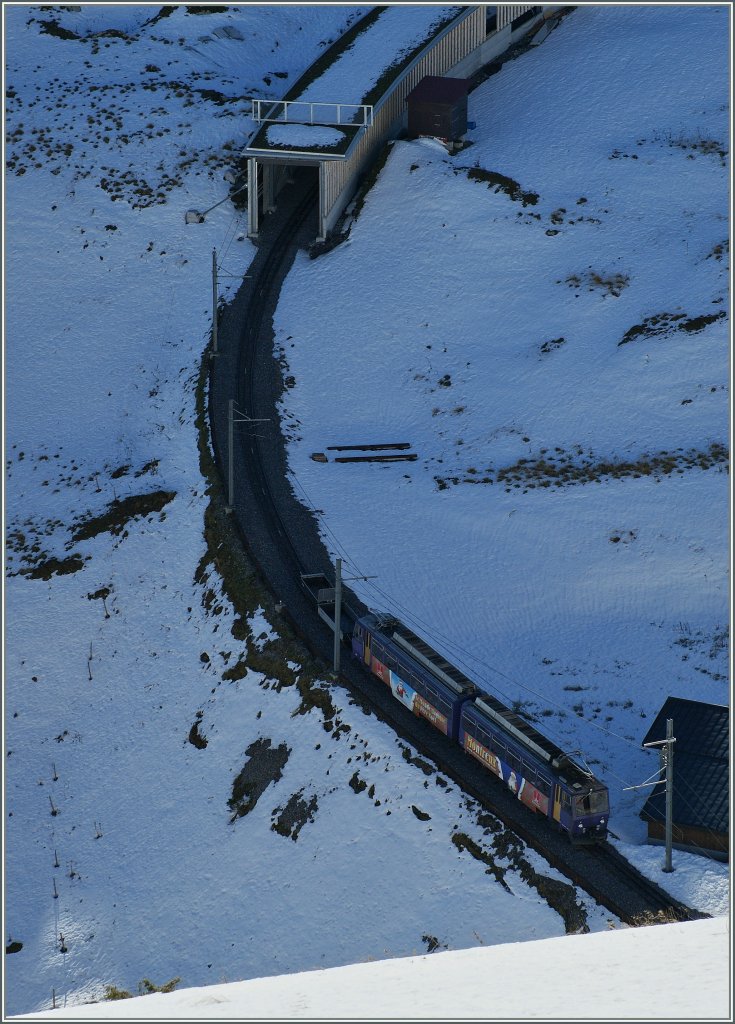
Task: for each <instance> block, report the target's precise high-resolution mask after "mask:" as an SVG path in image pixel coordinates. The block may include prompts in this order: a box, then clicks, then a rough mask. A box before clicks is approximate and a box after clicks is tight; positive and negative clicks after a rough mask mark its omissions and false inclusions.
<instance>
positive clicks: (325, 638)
mask: <svg viewBox="0 0 735 1024" xmlns="http://www.w3.org/2000/svg"><path fill="white" fill-rule="evenodd" d="M314 195H315V190H314V189H309V190H307V191H305V192H303V193H302V194H301V195H300V196H296V197H295V198H294V197H292V200H291V202H290V204H288V205H287V208H286V210H285V211H283V212H281V213H280V216H279V215H278V214H277V215H275V216H274V217H272V218H270V225H269V228H270V234H269V237H264V238H263V241H262V243H261V249H260V252H259V253H258V256H257V257H256V260H255V261H254V262H253V265H252V266H251V279H250V281H249V283H248V285H247V286H246V287H245V286H244V287H243V289H241V291H240V292H239V293H238V296H237V297H236V299H235V300H234V301H233V303H232V304H231V305H230V307H228V309H227V311H226V314H225V317H224V318H223V320H224V321H225V322H223V325H222V327H221V328H220V338H221V339H222V341H223V342H224V345H223V353H222V356H221V357H218V360H217V363H216V365H215V366H214V368H213V369H212V371H211V376H210V396H209V397H210V410H209V411H210V425H211V432H212V441H213V447H214V451H215V456H216V460H217V462H218V465H219V468H220V472H221V474H222V476H223V478H226V457H227V452H226V449H225V448H224V446H223V444H222V441H221V439H222V438H224V437H226V436H227V432H226V427H227V404H228V401H229V399H230V398H235V399H236V402H237V404H238V407H239V408H240V409H241V410H242V411H243V412H245V413H247V415H248V416H250V417H251V418H252V419H261V418H262V419H268V420H270V423H269V425H268V427H267V429H264V428H255V429H254V428H253V427H247V428H246V429H245V431H244V432H243V431H237V430H236V432H235V445H234V454H235V461H236V465H237V466H238V468H239V470H240V472H239V473H238V475H237V476H236V481H235V482H236V487H235V501H234V514H235V519H236V523H237V526H238V528H239V534H240V538H241V540H242V542H243V545H244V547H245V549H246V550H247V552H248V555H249V557H250V559H251V560H252V562H253V563H254V564H255V566H256V567H257V568H258V570H259V572H260V574H261V576H262V577H263V579H264V581H265V582H266V584H267V585H268V587H269V589H270V590H271V592H272V593H273V595H274V597H276V598H277V599H278V600H279V601H280V602H281V604H282V605H283V607H284V610H285V612H286V615H285V616H284V617H285V618H286V619H287V620H288V621H289V622H290V624H291V626H292V627H293V629H294V631H295V632H296V634H297V635H298V636H299V637H300V638H301V639H302V640H303V641H304V642H305V644H306V646H307V647H308V648H309V650H310V651H311V652H312V654H314V655H315V656H316V657H318V658H319V659H321V660H322V661H323V662H325V663H326V665H327V666H328V665H329V664H330V662H331V653H332V643H333V635H332V633H331V631H329V630H328V629H327V627H326V626H325V625H324V623H323V622H322V621H321V619H319V618H318V616H317V615H316V609H315V608H314V607H313V605H312V603H311V601H310V599H309V598H308V597H307V595H306V593H305V591H304V590H303V588H302V586H301V582H300V574H301V573H303V572H314V571H323V572H327V573H329V572H331V570H332V566H331V560H330V558H329V555H328V553H327V551H326V549H325V548H324V546H323V544H322V542H321V539H320V537H319V534H318V529H317V526H316V521H315V519H314V517H313V515H312V514H311V513H310V512H309V511H308V510H306V509H305V508H304V506H303V505H301V504H300V503H299V502H298V501H297V499H296V498H295V496H294V494H293V492H292V490H291V488H290V485H289V484H288V480H287V465H286V457H285V446H284V443H283V438H282V437H281V435H280V431H279V430H278V429H277V423H278V413H277V401H278V398H279V396H280V394H281V391H282V388H283V381H282V377H281V371H280V367H279V366H278V364H277V362H276V360H275V358H274V356H273V335H272V326H271V322H270V321H271V317H272V315H273V312H274V310H275V308H276V305H277V301H278V295H279V292H280V287H281V284H282V281H283V279H284V277H285V274H286V273H287V271H288V268H289V267H290V265H291V261H292V259H293V257H294V255H295V252H296V250H297V248H298V246H299V241H300V240H301V242H302V243H303V242H304V241H305V237H306V236H305V235H304V226H305V224H306V222H307V219H308V217H309V213H310V211H311V209H312V204H313V202H314ZM283 205H286V204H285V203H284V204H283ZM264 235H265V231H264ZM256 430H257V432H256ZM347 599H348V600H350V603H352V604H353V607H355V608H356V609H357V610H358V611H359V612H360V613H361V612H362V611H363V610H367V609H365V607H364V605H362V603H361V602H359V601H358V600H357V599H356V598H355V597H354V595H350V594H349V591H348V592H347ZM326 674H328V670H327V671H325V675H326ZM340 682H341V683H342V684H344V685H345V686H347V687H348V688H349V689H350V690H351V692H352V693H353V694H354V695H355V696H356V697H357V698H358V700H359V702H360V703H361V704H362V705H363V706H367V707H369V708H370V710H372V711H373V712H375V713H377V714H378V716H379V717H380V718H381V719H382V720H384V721H385V722H387V724H389V725H390V726H391V727H392V728H393V729H394V730H395V731H396V732H397V733H398V735H399V736H401V737H402V738H404V739H406V740H407V741H408V742H409V743H411V744H412V745H413V746H414V747H416V748H417V749H418V750H419V751H420V752H421V753H422V754H424V755H425V756H427V757H429V758H431V760H432V761H433V763H434V764H435V765H436V767H437V768H438V770H439V771H440V772H441V773H442V774H444V775H447V776H448V777H450V778H451V779H453V780H454V782H455V783H456V784H457V785H458V786H459V787H460V788H461V789H462V790H463V792H465V793H466V794H467V795H469V796H471V797H473V798H475V799H476V800H477V801H478V802H479V803H480V804H481V805H482V806H483V807H484V808H486V809H487V810H488V811H489V812H490V813H491V814H492V815H494V816H495V817H496V818H498V819H499V820H500V821H502V822H503V824H505V825H506V826H508V827H509V828H510V829H511V830H512V831H513V832H514V833H515V834H516V835H518V836H519V837H520V838H521V839H523V840H524V841H525V842H526V843H527V844H528V845H529V846H531V847H532V848H533V849H535V850H536V851H537V852H538V853H540V854H541V855H542V856H543V857H544V859H545V860H546V861H548V862H549V863H550V864H551V865H552V866H553V867H555V868H557V869H558V870H559V871H561V872H562V873H563V874H565V875H566V876H567V877H568V878H569V879H570V880H571V881H572V882H573V883H574V884H576V885H578V886H580V888H582V889H584V890H585V891H586V892H587V893H589V895H590V896H592V898H593V899H595V900H596V901H597V902H599V903H601V904H602V905H603V906H605V907H606V908H607V909H608V910H610V911H611V912H612V913H613V914H615V915H616V916H617V917H619V918H621V919H622V920H623V921H625V922H627V923H629V924H641V923H652V921H656V920H659V921H663V920H669V921H670V920H690V919H694V918H700V917H706V916H708V915H706V914H700V913H699V912H697V911H694V910H692V909H691V908H689V907H686V906H684V905H683V904H681V903H680V902H678V901H677V900H675V899H673V897H671V896H670V895H669V894H667V893H666V892H664V891H663V890H662V889H661V888H660V887H659V886H657V885H655V883H653V882H651V881H650V880H649V879H647V878H646V877H645V876H643V875H642V874H640V872H638V871H637V870H636V869H635V868H634V867H633V866H632V865H631V864H630V863H629V862H628V861H626V860H625V858H623V857H622V856H621V855H620V854H619V853H618V852H617V850H615V849H614V847H612V845H610V844H609V843H607V844H603V845H600V846H597V847H572V846H571V844H570V843H569V841H568V840H567V839H566V837H565V836H563V835H561V834H560V833H557V832H555V831H553V830H552V829H550V828H549V826H548V824H547V822H546V819H540V818H538V817H536V816H534V815H532V814H530V813H529V812H528V811H527V809H526V808H525V807H523V806H522V805H521V804H520V802H519V801H518V800H516V799H515V798H514V797H513V796H512V794H510V792H509V791H508V790H507V789H506V788H505V787H504V786H503V785H501V784H500V782H499V781H498V780H496V779H494V778H492V777H490V776H489V774H488V772H487V771H486V770H485V769H483V768H482V767H481V766H480V765H479V764H477V763H476V762H474V761H473V759H471V758H469V757H467V755H466V754H465V753H464V752H463V751H462V750H461V749H460V748H459V747H458V746H453V745H452V744H450V743H448V742H447V740H446V739H445V738H444V737H443V736H442V735H441V734H440V733H438V732H437V730H435V729H433V728H432V727H431V726H430V725H429V724H428V722H426V721H425V720H423V719H419V718H417V717H415V716H414V715H413V714H411V713H410V712H409V711H408V709H406V708H404V707H403V706H402V705H401V704H400V703H399V702H398V701H396V700H395V699H394V698H393V697H392V695H391V694H390V692H389V691H388V689H387V687H386V686H385V685H384V684H383V683H381V682H380V681H379V680H377V679H376V678H375V677H374V676H373V675H371V674H370V673H369V672H368V671H367V670H365V669H364V668H363V667H362V666H361V665H360V664H359V663H357V662H356V661H354V660H353V659H351V658H345V659H344V665H343V670H342V673H341V675H340Z"/></svg>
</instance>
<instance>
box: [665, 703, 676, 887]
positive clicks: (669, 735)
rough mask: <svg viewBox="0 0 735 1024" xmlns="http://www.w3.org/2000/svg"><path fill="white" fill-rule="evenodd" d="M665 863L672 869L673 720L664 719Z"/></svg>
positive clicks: (667, 867) (666, 867) (666, 868)
mask: <svg viewBox="0 0 735 1024" xmlns="http://www.w3.org/2000/svg"><path fill="white" fill-rule="evenodd" d="M664 757H665V759H666V863H665V864H664V871H673V870H674V869H673V867H672V866H671V839H672V832H673V817H674V720H673V718H667V719H666V748H665V753H664Z"/></svg>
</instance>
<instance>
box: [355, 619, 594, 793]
mask: <svg viewBox="0 0 735 1024" xmlns="http://www.w3.org/2000/svg"><path fill="white" fill-rule="evenodd" d="M365 619H366V620H368V621H369V622H370V624H371V625H375V626H377V627H378V629H380V631H381V632H382V633H383V634H384V635H385V636H386V637H388V638H389V639H391V640H393V641H394V642H395V643H396V644H397V645H398V646H399V647H402V648H403V649H404V650H405V651H406V652H407V653H408V654H410V655H411V656H412V657H414V658H416V660H417V661H418V662H420V663H421V664H422V665H424V667H426V668H427V669H429V671H431V672H432V673H433V674H434V675H435V676H436V677H437V678H438V679H441V680H442V682H444V683H446V684H448V685H449V686H450V688H451V689H452V690H453V691H454V692H455V693H458V694H469V695H472V696H474V697H475V702H474V705H475V707H476V708H478V709H479V710H480V711H481V712H482V713H483V714H484V715H486V716H487V717H488V718H490V719H492V720H493V721H495V722H497V723H498V724H499V725H500V726H501V727H502V728H503V729H505V730H506V731H507V732H509V733H511V735H513V736H515V737H516V738H517V739H518V740H519V741H520V742H521V743H523V744H524V746H526V747H528V748H529V749H531V750H533V751H534V753H535V754H536V755H537V756H539V757H540V758H541V759H542V760H543V761H546V762H548V764H549V765H550V767H551V768H553V769H554V770H555V771H556V772H557V773H558V774H559V775H562V776H563V777H564V778H565V779H566V781H567V782H569V783H570V784H571V786H572V788H575V787H581V786H583V785H589V783H590V782H596V781H597V780H596V779H595V777H594V775H593V774H592V772H590V771H588V770H586V769H584V768H582V767H581V765H579V764H577V762H576V761H574V760H573V759H572V758H571V757H570V755H569V754H567V753H565V752H564V751H563V750H562V749H561V747H559V746H557V744H556V743H553V742H552V741H551V740H550V739H548V738H547V737H546V736H544V735H543V734H542V733H540V732H539V731H538V730H537V729H535V728H534V727H533V726H532V725H531V723H530V722H527V721H526V719H525V718H521V716H520V715H518V714H516V712H515V711H511V709H510V708H508V707H506V706H505V704H503V703H502V702H501V701H499V700H498V699H497V698H496V697H493V696H492V694H490V693H488V692H487V691H486V690H483V689H482V688H481V687H479V686H478V685H477V684H476V683H474V682H473V681H472V680H471V679H470V678H469V676H466V675H465V674H464V672H461V671H460V670H459V669H458V668H457V667H456V666H455V665H452V664H451V662H449V661H447V660H446V658H444V657H442V655H441V654H439V653H438V651H435V650H434V648H433V647H431V646H430V645H429V644H428V643H427V642H426V641H425V640H423V639H422V638H421V637H420V636H417V634H416V633H414V632H413V631H412V630H410V629H409V628H408V627H407V626H404V624H403V623H402V622H399V621H398V619H395V618H393V617H392V616H387V615H386V616H383V615H376V614H371V615H368V616H365Z"/></svg>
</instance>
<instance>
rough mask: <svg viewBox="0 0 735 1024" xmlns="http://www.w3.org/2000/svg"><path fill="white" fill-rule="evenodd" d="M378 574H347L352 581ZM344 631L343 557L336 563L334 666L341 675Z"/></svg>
mask: <svg viewBox="0 0 735 1024" xmlns="http://www.w3.org/2000/svg"><path fill="white" fill-rule="evenodd" d="M377 578H378V577H377V576H347V577H346V579H347V580H349V581H350V582H353V581H355V580H375V579H377ZM341 633H342V559H341V558H337V559H335V563H334V658H333V663H332V668H333V671H334V674H335V675H339V653H340V637H341Z"/></svg>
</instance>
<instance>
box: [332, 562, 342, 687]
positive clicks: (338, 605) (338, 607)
mask: <svg viewBox="0 0 735 1024" xmlns="http://www.w3.org/2000/svg"><path fill="white" fill-rule="evenodd" d="M341 634H342V559H341V558H338V559H336V561H335V563H334V659H333V666H332V667H333V669H334V674H335V675H339V647H340V638H341Z"/></svg>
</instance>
